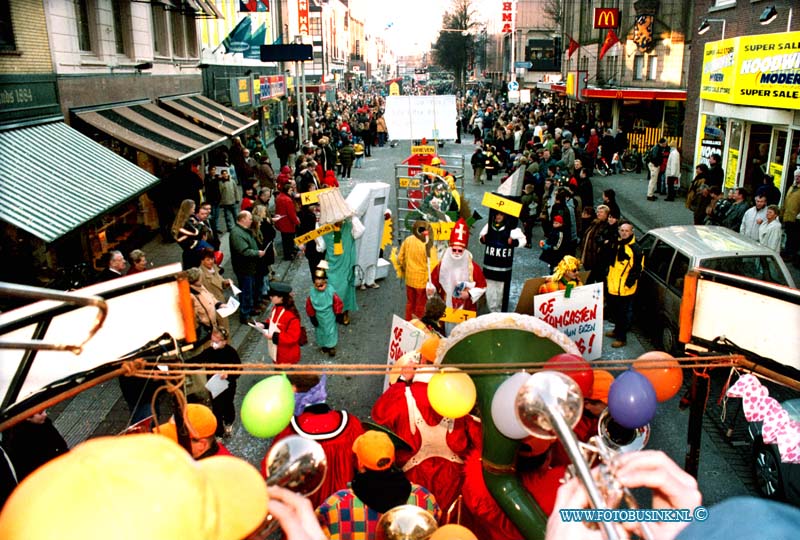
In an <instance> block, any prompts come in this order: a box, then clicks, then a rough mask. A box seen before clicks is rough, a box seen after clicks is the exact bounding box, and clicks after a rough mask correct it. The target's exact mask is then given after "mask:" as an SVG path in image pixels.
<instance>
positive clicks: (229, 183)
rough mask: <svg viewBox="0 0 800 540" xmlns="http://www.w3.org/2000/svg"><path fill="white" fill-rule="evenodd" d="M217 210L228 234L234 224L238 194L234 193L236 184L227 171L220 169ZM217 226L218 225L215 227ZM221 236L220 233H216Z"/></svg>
mask: <svg viewBox="0 0 800 540" xmlns="http://www.w3.org/2000/svg"><path fill="white" fill-rule="evenodd" d="M219 192H220V200H219V208H220V211H221V212H222V215H223V216H224V218H225V227H226V229H227V231H228V232H229V233H230V232H231V230H232V229H233V225H234V223H235V222H236V203H237V201H238V194H237V193H236V183H234V181H233V180H232V179H231V175H230V172H229V171H228V169H227V168H226V169H222V170H221V171H220V173H219ZM215 226H218V225H215ZM217 233H218V234H219V235H220V236H222V231H219V230H218V231H217Z"/></svg>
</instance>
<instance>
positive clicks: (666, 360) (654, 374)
mask: <svg viewBox="0 0 800 540" xmlns="http://www.w3.org/2000/svg"><path fill="white" fill-rule="evenodd" d="M636 360H637V361H636V362H634V363H633V369H634V370H635V371H638V372H639V373H641V374H642V375H644V377H645V378H646V379H647V380H648V381H650V384H652V385H653V389H655V391H656V400H657V401H658V402H659V403H662V402H664V401H667V400H668V399H672V398H673V397H674V396H675V394H677V393H678V390H680V389H681V385H682V384H683V369H682V368H681V365H680V364H679V363H678V361H677V360H675V358H674V357H673V356H672V355H670V354H668V353H665V352H663V351H650V352H647V353H644V354H643V355H641V356H640V357H639V358H637V359H636ZM643 360H647V361H651V362H652V361H654V360H661V364H662V365H663V366H664V367H649V366H650V365H651V364H650V362H644V361H643Z"/></svg>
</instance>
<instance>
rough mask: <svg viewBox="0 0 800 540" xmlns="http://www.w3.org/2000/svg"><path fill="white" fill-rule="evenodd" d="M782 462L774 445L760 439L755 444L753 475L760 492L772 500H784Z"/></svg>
mask: <svg viewBox="0 0 800 540" xmlns="http://www.w3.org/2000/svg"><path fill="white" fill-rule="evenodd" d="M780 465H781V461H780V458H779V457H778V456H777V454H776V452H775V449H774V448H773V446H772V445H768V444H764V442H763V441H761V440H760V439H759V440H757V441H755V442H754V443H753V475H754V477H755V481H756V485H757V486H758V491H759V492H761V494H762V495H763V496H764V497H767V498H770V499H781V498H783V485H782V483H781V470H780Z"/></svg>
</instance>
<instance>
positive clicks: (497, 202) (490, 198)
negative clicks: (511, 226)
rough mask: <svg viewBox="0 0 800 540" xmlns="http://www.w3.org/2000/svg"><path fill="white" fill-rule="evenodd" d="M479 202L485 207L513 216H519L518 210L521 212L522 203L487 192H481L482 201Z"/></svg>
mask: <svg viewBox="0 0 800 540" xmlns="http://www.w3.org/2000/svg"><path fill="white" fill-rule="evenodd" d="M481 204H482V205H483V206H486V207H487V208H492V209H493V210H497V211H498V212H502V213H504V214H508V215H509V216H514V217H519V214H520V212H522V205H521V204H520V203H518V202H516V201H512V200H510V199H506V198H505V197H501V196H499V195H495V194H494V193H489V192H486V193H484V194H483V201H482V202H481Z"/></svg>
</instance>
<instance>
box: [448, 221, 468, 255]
mask: <svg viewBox="0 0 800 540" xmlns="http://www.w3.org/2000/svg"><path fill="white" fill-rule="evenodd" d="M468 244H469V227H467V222H466V221H464V218H459V219H458V221H456V226H455V227H453V230H452V231H451V232H450V247H455V246H457V247H463V248H464V249H467V245H468Z"/></svg>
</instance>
